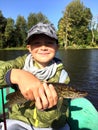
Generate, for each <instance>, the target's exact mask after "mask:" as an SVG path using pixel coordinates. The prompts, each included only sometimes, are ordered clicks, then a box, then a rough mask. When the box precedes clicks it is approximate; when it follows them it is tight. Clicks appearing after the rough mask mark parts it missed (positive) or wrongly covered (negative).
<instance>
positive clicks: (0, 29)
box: [0, 11, 7, 48]
mask: <svg viewBox="0 0 98 130" xmlns="http://www.w3.org/2000/svg"><path fill="white" fill-rule="evenodd" d="M6 23H7V19H6V18H5V17H4V16H3V14H2V11H0V47H1V48H3V44H4V43H5V39H4V31H5V26H6Z"/></svg>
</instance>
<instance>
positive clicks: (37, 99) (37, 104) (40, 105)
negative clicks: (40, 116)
mask: <svg viewBox="0 0 98 130" xmlns="http://www.w3.org/2000/svg"><path fill="white" fill-rule="evenodd" d="M35 105H36V107H37V108H38V109H39V110H41V109H43V106H42V102H41V100H40V98H39V97H37V98H36V101H35Z"/></svg>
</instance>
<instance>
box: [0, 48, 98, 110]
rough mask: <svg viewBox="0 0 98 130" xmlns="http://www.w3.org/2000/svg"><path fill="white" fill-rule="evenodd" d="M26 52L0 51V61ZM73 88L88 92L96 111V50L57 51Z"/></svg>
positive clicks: (97, 78)
mask: <svg viewBox="0 0 98 130" xmlns="http://www.w3.org/2000/svg"><path fill="white" fill-rule="evenodd" d="M26 52H27V51H21V50H19V51H0V60H5V61H6V60H9V59H14V58H15V57H17V56H19V55H23V54H25V53H26ZM57 57H59V58H61V59H62V61H63V63H64V65H65V68H66V70H67V72H68V73H69V76H70V79H71V82H70V84H71V85H73V86H74V87H76V88H78V89H80V90H85V91H87V92H88V96H87V98H88V99H89V100H90V101H91V102H92V103H93V104H94V106H95V107H96V109H97V110H98V50H97V49H91V50H59V52H58V53H57Z"/></svg>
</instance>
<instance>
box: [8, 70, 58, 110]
mask: <svg viewBox="0 0 98 130" xmlns="http://www.w3.org/2000/svg"><path fill="white" fill-rule="evenodd" d="M10 79H11V82H12V83H13V84H18V86H19V89H20V91H21V93H22V94H23V96H24V97H25V98H26V99H27V100H35V104H36V107H37V108H38V109H47V108H51V107H53V106H55V105H56V104H57V100H58V97H57V93H56V91H55V89H54V87H53V86H52V85H49V86H48V85H47V84H46V83H43V84H42V82H41V81H40V80H39V79H38V78H36V77H35V76H34V75H33V74H31V73H29V72H27V71H24V70H20V69H12V71H11V77H10Z"/></svg>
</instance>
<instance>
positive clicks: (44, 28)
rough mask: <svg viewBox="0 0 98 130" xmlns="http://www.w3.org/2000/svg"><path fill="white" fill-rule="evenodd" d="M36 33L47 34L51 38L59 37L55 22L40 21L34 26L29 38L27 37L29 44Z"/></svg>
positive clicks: (29, 32)
mask: <svg viewBox="0 0 98 130" xmlns="http://www.w3.org/2000/svg"><path fill="white" fill-rule="evenodd" d="M34 34H45V35H47V36H49V37H51V38H54V39H56V40H58V37H57V35H56V30H55V28H54V26H53V24H44V23H38V24H36V25H35V26H33V27H32V28H31V29H30V30H29V31H28V35H27V39H26V42H27V44H28V42H29V40H30V38H31V37H32V36H33V35H34Z"/></svg>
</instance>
